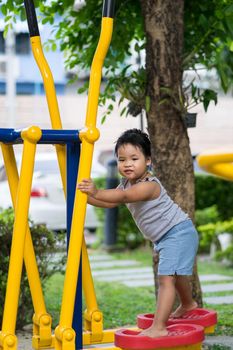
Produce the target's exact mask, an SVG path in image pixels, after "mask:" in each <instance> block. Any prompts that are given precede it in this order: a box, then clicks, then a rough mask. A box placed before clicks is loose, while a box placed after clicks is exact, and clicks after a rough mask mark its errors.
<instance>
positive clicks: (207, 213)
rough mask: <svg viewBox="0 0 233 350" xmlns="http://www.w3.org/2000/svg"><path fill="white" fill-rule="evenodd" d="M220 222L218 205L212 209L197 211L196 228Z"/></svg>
mask: <svg viewBox="0 0 233 350" xmlns="http://www.w3.org/2000/svg"><path fill="white" fill-rule="evenodd" d="M219 220H220V217H219V212H218V209H217V206H216V205H213V206H212V207H209V208H205V209H199V210H196V211H195V224H196V226H200V225H206V224H208V223H210V222H212V223H215V222H217V221H219Z"/></svg>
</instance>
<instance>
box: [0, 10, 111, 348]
mask: <svg viewBox="0 0 233 350" xmlns="http://www.w3.org/2000/svg"><path fill="white" fill-rule="evenodd" d="M112 29H113V19H112V18H107V17H105V18H102V24H101V34H100V39H99V43H98V46H97V49H96V52H95V55H94V59H93V63H92V67H91V75H90V84H89V94H88V104H87V112H86V122H85V128H84V129H83V130H81V132H80V134H79V137H80V140H81V142H82V149H81V156H80V163H79V164H80V166H79V173H78V181H80V179H82V178H84V177H89V176H90V171H91V163H92V156H93V149H94V143H95V141H96V140H97V139H98V138H99V131H98V129H97V128H96V116H97V109H98V98H99V91H100V83H101V72H102V66H103V62H104V58H105V56H106V53H107V51H108V48H109V45H110V41H111V36H112ZM31 45H32V51H33V54H34V57H35V60H36V62H37V64H38V67H39V69H40V72H41V75H42V77H43V81H44V87H45V92H46V99H47V103H48V107H49V113H50V119H51V124H52V127H53V128H54V129H62V125H61V119H60V114H59V108H58V103H57V98H56V92H55V87H54V82H53V77H52V73H51V71H50V68H49V66H48V64H47V61H46V59H45V57H44V54H43V50H42V45H41V41H40V37H39V36H36V37H32V38H31ZM21 137H22V139H23V141H24V146H23V161H22V169H21V173H20V178H19V176H18V172H17V167H16V162H15V156H14V151H13V147H12V146H11V145H5V144H3V143H2V144H1V148H2V152H3V157H4V161H5V166H6V171H7V176H8V179H9V185H10V191H11V196H12V202H13V206H14V208H15V224H14V231H13V237H12V248H11V254H10V265H9V272H8V283H7V291H6V299H5V306H4V315H3V326H2V330H1V332H0V349H2V350H8V349H12V350H15V349H17V337H16V335H15V325H16V317H17V308H18V298H19V290H20V280H21V273H22V264H23V259H24V260H25V264H26V270H27V275H28V280H29V285H30V290H31V294H32V299H33V305H34V309H35V314H34V316H33V347H34V348H36V349H40V348H49V347H55V348H56V349H65V350H70V349H72V350H73V349H75V342H74V341H75V332H74V330H73V329H72V319H73V309H74V301H75V291H76V285H77V280H78V270H79V262H80V257H81V253H82V261H83V264H82V271H83V289H84V293H85V297H86V304H87V310H86V311H85V315H84V319H85V321H84V323H85V325H84V327H85V330H86V331H87V332H88V337H89V341H91V342H93V343H96V342H100V341H101V340H102V339H103V340H104V341H105V342H106V341H108V342H109V341H112V339H113V331H110V332H109V331H105V332H104V331H103V317H102V313H101V312H100V310H99V309H98V306H97V300H96V295H95V290H94V283H93V280H92V275H91V269H90V263H89V259H88V254H87V249H86V244H85V240H84V238H83V227H84V220H85V212H86V204H87V196H86V195H85V194H83V193H81V192H80V191H78V190H77V191H76V196H75V203H74V212H73V222H72V227H71V235H70V245H69V247H70V248H69V252H68V259H67V268H66V274H65V282H64V291H63V299H62V305H61V314H60V323H59V325H58V326H57V328H56V330H55V336H52V334H51V322H52V320H51V316H50V315H49V314H48V313H47V311H46V307H45V303H44V298H43V293H42V288H41V284H40V279H39V273H38V268H37V264H36V258H35V253H34V248H33V244H32V239H31V234H30V230H29V227H28V208H29V198H30V191H31V184H32V175H33V168H34V159H35V152H36V144H37V142H38V141H39V140H40V137H41V130H40V128H39V127H36V126H33V127H30V128H28V129H25V130H23V131H22V133H21ZM56 151H57V156H58V162H59V167H60V172H61V176H62V183H63V187H64V191H65V193H66V154H65V147H64V146H62V145H57V146H56ZM80 332H82V330H80Z"/></svg>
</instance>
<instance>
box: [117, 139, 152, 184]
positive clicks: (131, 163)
mask: <svg viewBox="0 0 233 350" xmlns="http://www.w3.org/2000/svg"><path fill="white" fill-rule="evenodd" d="M117 163H118V171H119V173H120V174H121V175H122V176H123V177H126V178H127V179H129V180H130V182H135V181H136V180H138V179H140V178H141V177H142V176H143V175H144V174H145V173H146V172H147V166H148V165H150V164H151V159H150V158H149V157H148V158H146V157H145V156H144V154H143V153H142V151H141V149H140V148H139V147H135V146H133V145H131V144H130V143H127V144H125V145H122V146H120V147H119V148H118V152H117Z"/></svg>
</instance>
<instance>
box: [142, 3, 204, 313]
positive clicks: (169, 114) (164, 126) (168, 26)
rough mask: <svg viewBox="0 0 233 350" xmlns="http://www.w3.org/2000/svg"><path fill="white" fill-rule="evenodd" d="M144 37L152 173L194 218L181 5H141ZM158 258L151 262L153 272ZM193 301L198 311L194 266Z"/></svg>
mask: <svg viewBox="0 0 233 350" xmlns="http://www.w3.org/2000/svg"><path fill="white" fill-rule="evenodd" d="M141 6H142V12H143V18H144V27H145V33H146V41H147V43H146V71H147V91H146V96H147V97H146V101H147V119H148V132H149V135H150V139H151V143H152V158H153V159H152V160H153V164H154V168H155V173H156V175H157V176H158V178H159V179H160V180H161V181H162V183H163V185H164V187H165V188H166V190H167V191H168V193H169V195H170V196H171V198H172V199H173V200H174V201H175V202H176V203H178V204H179V205H180V206H181V208H182V209H183V210H184V211H186V212H187V213H188V214H189V216H190V217H191V218H192V219H193V218H194V174H193V164H192V156H191V151H190V146H189V138H188V134H187V129H186V126H185V122H184V112H183V110H182V104H181V103H180V101H181V98H182V73H183V72H182V49H183V9H184V0H177V1H174V0H141ZM156 261H157V258H156V257H154V262H155V271H156V270H157V268H156ZM191 282H192V288H193V296H194V298H195V300H196V301H197V302H198V304H199V305H200V306H202V295H201V288H200V283H199V279H198V275H197V268H196V266H195V269H194V274H193V278H192V279H191Z"/></svg>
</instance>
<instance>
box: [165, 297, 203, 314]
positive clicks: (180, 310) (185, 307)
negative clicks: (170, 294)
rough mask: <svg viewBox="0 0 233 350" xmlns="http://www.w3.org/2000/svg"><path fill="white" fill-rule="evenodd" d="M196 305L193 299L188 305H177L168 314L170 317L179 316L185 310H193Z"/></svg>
mask: <svg viewBox="0 0 233 350" xmlns="http://www.w3.org/2000/svg"><path fill="white" fill-rule="evenodd" d="M197 307H198V305H197V303H196V302H195V301H194V300H193V302H192V303H191V304H190V305H187V306H183V305H182V304H181V305H180V306H178V308H177V309H176V310H175V311H174V312H173V313H172V314H171V315H170V318H180V317H182V316H183V315H184V314H185V313H186V312H187V311H191V310H194V309H196V308H197Z"/></svg>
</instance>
